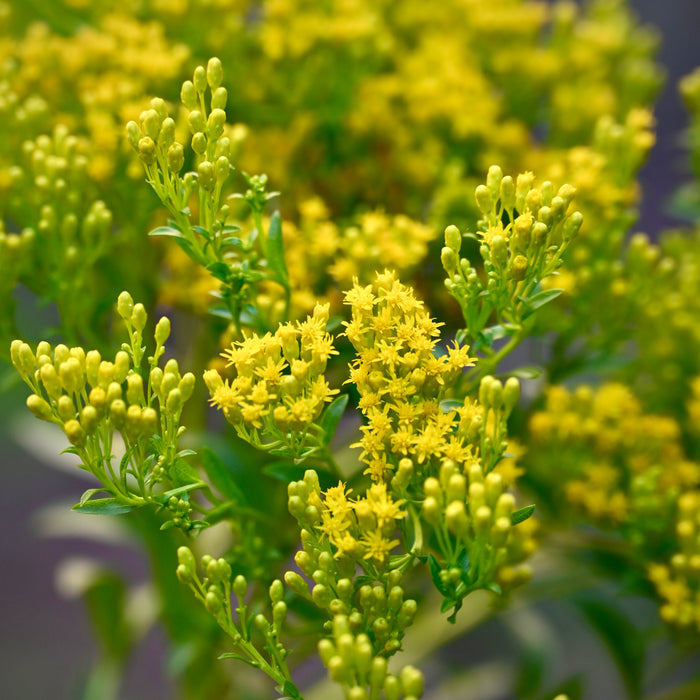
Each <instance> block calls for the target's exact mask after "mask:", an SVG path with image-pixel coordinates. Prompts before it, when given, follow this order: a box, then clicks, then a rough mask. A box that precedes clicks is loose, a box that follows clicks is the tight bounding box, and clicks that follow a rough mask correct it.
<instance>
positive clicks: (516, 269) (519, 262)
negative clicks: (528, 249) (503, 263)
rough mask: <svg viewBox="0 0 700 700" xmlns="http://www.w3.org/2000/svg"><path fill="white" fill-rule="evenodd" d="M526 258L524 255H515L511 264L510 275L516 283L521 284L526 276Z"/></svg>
mask: <svg viewBox="0 0 700 700" xmlns="http://www.w3.org/2000/svg"><path fill="white" fill-rule="evenodd" d="M527 267H528V263H527V258H526V257H525V256H524V255H516V256H515V257H514V258H513V262H512V263H511V268H510V275H511V277H512V278H513V279H514V280H515V281H516V282H521V281H522V280H524V279H525V277H526V275H527Z"/></svg>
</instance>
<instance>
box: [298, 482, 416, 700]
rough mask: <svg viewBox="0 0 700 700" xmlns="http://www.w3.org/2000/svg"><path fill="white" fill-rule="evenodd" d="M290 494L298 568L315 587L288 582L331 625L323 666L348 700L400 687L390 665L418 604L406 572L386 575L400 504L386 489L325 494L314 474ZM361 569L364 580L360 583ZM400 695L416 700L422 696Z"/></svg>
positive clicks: (379, 486)
mask: <svg viewBox="0 0 700 700" xmlns="http://www.w3.org/2000/svg"><path fill="white" fill-rule="evenodd" d="M288 490H289V510H290V512H291V513H292V515H294V517H295V518H296V519H297V520H298V522H299V525H300V527H301V542H302V548H301V549H300V550H299V551H298V552H297V553H296V555H295V561H296V563H297V565H298V567H299V568H300V569H301V571H302V572H303V573H304V574H305V575H306V576H307V577H308V578H310V579H311V580H312V581H313V585H312V588H311V592H310V594H309V589H308V584H307V582H306V581H305V580H304V579H303V578H302V577H301V576H300V575H299V574H297V573H295V572H293V571H290V572H287V574H286V576H285V580H286V582H287V585H289V586H290V588H292V590H294V591H295V592H296V593H297V594H298V595H301V596H303V597H305V598H307V599H310V600H312V601H313V602H314V603H315V604H316V605H317V606H318V607H319V608H320V609H322V610H324V611H325V612H326V614H328V616H329V617H330V620H329V622H328V623H327V624H326V626H325V629H326V630H327V631H328V632H332V640H331V639H323V640H322V641H321V642H320V644H319V653H320V655H321V659H322V660H323V662H324V664H325V665H326V666H327V668H328V671H329V674H330V676H331V678H333V680H336V681H337V682H339V683H341V684H342V685H343V686H345V688H346V691H347V693H348V695H347V696H348V697H353V698H354V697H369V696H368V695H361V694H360V690H359V689H360V688H363V689H365V690H366V691H368V692H370V693H377V692H379V691H380V690H381V689H385V692H386V693H390V692H392V689H393V688H394V686H395V685H396V683H397V682H398V679H396V678H395V677H392V676H391V675H387V664H386V659H387V657H389V656H391V655H393V654H394V653H396V652H397V651H398V650H399V649H400V648H401V640H402V638H403V635H404V631H405V629H406V627H408V626H409V625H410V624H411V623H412V622H413V618H414V616H415V613H416V601H414V600H412V599H407V598H405V592H404V589H403V586H402V580H403V574H402V571H401V570H400V569H397V568H394V569H392V568H391V567H389V554H390V552H391V551H392V550H393V549H394V547H395V546H396V545H398V544H399V541H398V540H396V539H391V537H392V535H393V534H394V533H395V531H396V527H397V523H398V522H399V521H401V520H402V519H403V518H404V517H405V516H406V512H405V511H404V510H403V508H402V505H403V502H402V501H401V500H394V499H393V498H392V496H391V495H390V494H389V493H388V492H387V487H386V485H385V484H372V485H371V486H370V487H369V488H368V489H367V491H366V492H365V494H364V495H363V496H359V497H358V498H356V499H351V498H349V495H350V492H349V491H348V490H347V488H346V486H345V485H344V484H342V483H340V484H338V486H335V487H331V488H328V489H326V490H325V491H321V489H320V486H319V482H318V476H317V474H316V472H314V471H311V470H308V471H307V472H306V474H305V475H304V479H303V480H301V481H296V482H292V483H291V484H290V485H289V489H288ZM358 567H359V569H360V570H361V571H363V572H365V574H366V575H364V576H357V569H358ZM354 652H357V655H355V654H354ZM404 673H407V674H409V675H410V674H411V672H410V671H405V670H404ZM414 673H415V674H416V678H418V676H419V675H420V674H419V673H418V672H417V671H415V672H414ZM416 682H417V681H416ZM414 687H416V688H417V686H414ZM397 688H398V690H400V684H399V686H398V687H397ZM403 692H405V693H407V695H408V696H416V697H419V696H420V694H421V692H422V691H421V692H409V691H408V690H407V689H406V688H404V691H403ZM386 697H399V696H398V695H389V694H387V695H386Z"/></svg>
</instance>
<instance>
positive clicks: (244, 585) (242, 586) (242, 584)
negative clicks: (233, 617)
mask: <svg viewBox="0 0 700 700" xmlns="http://www.w3.org/2000/svg"><path fill="white" fill-rule="evenodd" d="M247 590H248V582H247V581H246V580H245V576H242V575H241V574H238V576H236V578H235V579H234V580H233V592H234V593H235V594H236V597H237V598H238V602H239V604H242V602H243V598H245V594H246V592H247Z"/></svg>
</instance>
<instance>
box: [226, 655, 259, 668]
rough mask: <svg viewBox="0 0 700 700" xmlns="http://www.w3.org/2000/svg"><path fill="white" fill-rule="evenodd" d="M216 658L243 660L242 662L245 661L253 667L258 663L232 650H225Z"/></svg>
mask: <svg viewBox="0 0 700 700" xmlns="http://www.w3.org/2000/svg"><path fill="white" fill-rule="evenodd" d="M217 658H218V659H219V660H221V659H236V660H237V661H243V663H246V664H248V665H249V666H252V667H253V668H258V664H257V663H255V662H254V661H251V660H250V659H249V658H248V657H246V656H241V655H240V654H236V653H234V652H232V651H227V652H225V653H224V654H219V656H218V657H217Z"/></svg>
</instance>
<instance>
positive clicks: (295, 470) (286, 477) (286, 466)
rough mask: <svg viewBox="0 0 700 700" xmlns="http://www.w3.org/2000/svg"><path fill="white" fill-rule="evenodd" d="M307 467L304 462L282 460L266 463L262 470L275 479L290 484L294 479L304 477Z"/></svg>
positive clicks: (297, 479)
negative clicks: (295, 462)
mask: <svg viewBox="0 0 700 700" xmlns="http://www.w3.org/2000/svg"><path fill="white" fill-rule="evenodd" d="M306 469H307V467H305V466H304V465H302V464H294V462H287V461H284V460H282V461H279V462H272V464H266V465H265V466H264V467H263V469H262V471H263V474H267V475H268V476H271V477H272V478H273V479H277V480H278V481H283V482H284V483H285V484H289V483H290V482H292V481H299V480H300V479H303V478H304V473H305V472H306Z"/></svg>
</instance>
